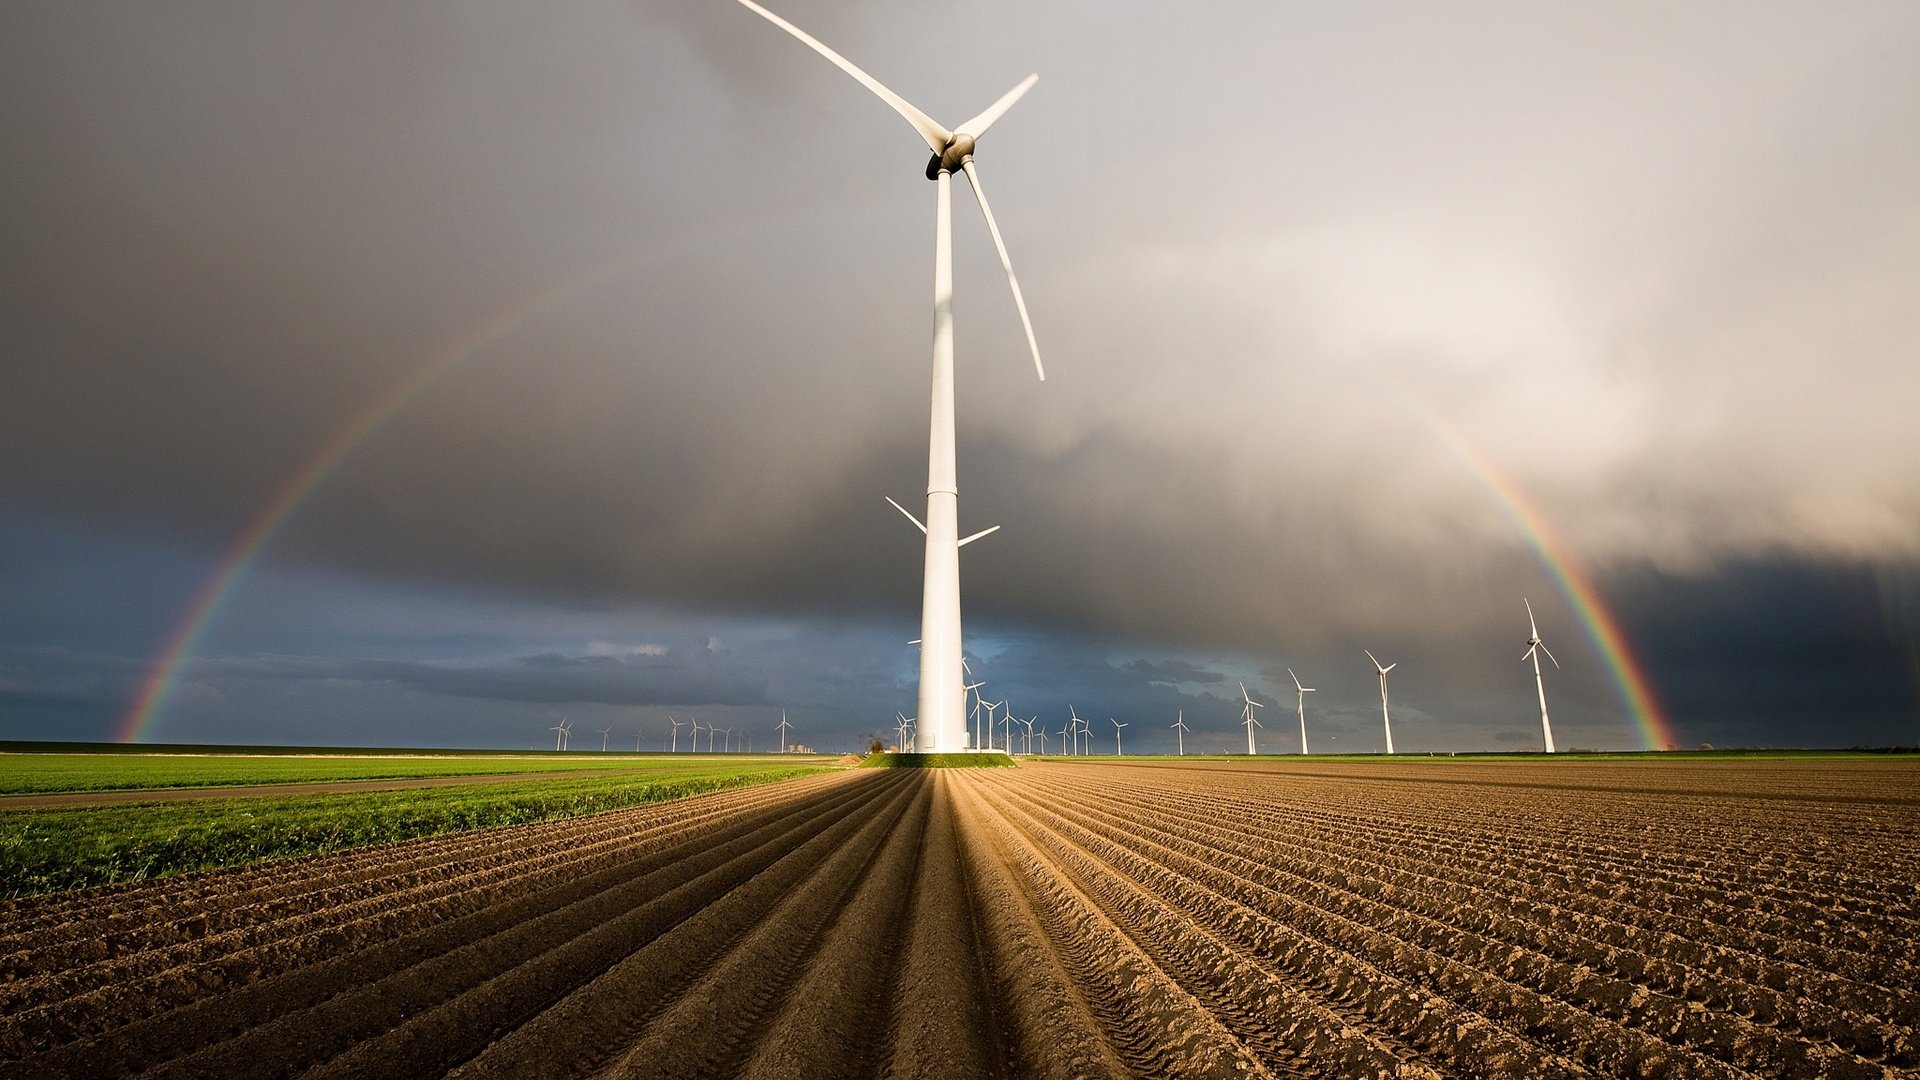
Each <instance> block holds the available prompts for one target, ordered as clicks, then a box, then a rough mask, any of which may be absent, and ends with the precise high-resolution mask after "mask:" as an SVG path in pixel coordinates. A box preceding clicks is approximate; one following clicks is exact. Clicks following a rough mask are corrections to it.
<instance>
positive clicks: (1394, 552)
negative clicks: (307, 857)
mask: <svg viewBox="0 0 1920 1080" xmlns="http://www.w3.org/2000/svg"><path fill="white" fill-rule="evenodd" d="M771 6H773V8H774V10H776V11H777V12H779V13H780V14H782V15H784V16H786V17H788V18H790V19H792V20H793V21H794V22H795V23H797V24H798V25H800V26H802V27H803V28H805V29H807V30H809V31H810V32H811V33H813V34H814V35H815V36H817V37H819V38H821V39H822V40H824V41H826V42H827V43H828V44H830V45H832V46H833V47H835V48H836V49H838V50H839V51H840V52H842V53H843V54H845V55H846V56H848V57H849V58H850V59H852V60H853V61H854V62H855V63H857V64H860V65H862V66H863V67H865V68H866V70H868V71H869V72H870V73H871V74H873V75H874V76H875V77H876V78H878V79H880V80H881V81H882V82H884V83H886V84H887V85H889V86H890V87H891V88H892V89H894V90H895V91H897V92H899V93H900V94H901V95H902V96H904V97H906V98H907V99H908V100H910V101H912V102H914V103H915V104H916V105H918V106H919V107H920V108H922V109H923V110H925V111H926V112H928V113H930V114H931V115H932V116H934V117H935V118H936V119H939V120H942V121H943V122H945V123H948V124H953V123H958V122H959V121H960V120H961V119H963V118H965V117H968V116H971V115H973V114H974V113H976V112H978V111H979V110H980V109H982V108H984V107H985V106H986V105H987V104H989V103H991V102H992V101H993V100H994V99H995V98H997V97H998V96H999V95H1000V94H1001V93H1002V92H1004V91H1005V90H1006V89H1007V88H1009V87H1011V86H1012V85H1014V84H1015V83H1017V82H1018V81H1019V80H1020V79H1022V78H1024V77H1025V76H1026V75H1027V74H1028V73H1029V72H1038V73H1039V75H1040V81H1039V83H1038V84H1037V85H1036V86H1035V87H1034V89H1033V90H1032V91H1031V92H1030V93H1029V94H1028V95H1027V96H1026V97H1025V98H1024V99H1023V100H1022V101H1021V102H1020V103H1019V104H1018V105H1017V106H1016V107H1015V108H1014V109H1013V110H1012V111H1011V112H1009V113H1008V114H1007V115H1006V116H1005V117H1004V118H1003V119H1002V120H1001V121H1000V122H999V124H998V125H997V126H995V127H994V129H993V130H992V131H991V132H990V133H989V134H988V135H987V137H986V138H985V139H983V140H982V144H981V148H980V150H979V151H978V164H979V169H980V173H981V178H982V181H983V183H984V185H985V186H986V187H987V188H988V189H989V193H990V195H991V197H992V200H993V207H994V211H995V216H996V217H997V219H998V220H999V223H1000V226H1001V228H1002V230H1003V232H1004V233H1005V235H1006V239H1007V243H1008V247H1009V249H1010V252H1011V254H1012V258H1013V260H1014V264H1015V267H1016V268H1017V269H1018V271H1019V273H1020V280H1021V285H1022V288H1023V290H1024V293H1025V295H1026V298H1027V302H1028V306H1029V308H1030V310H1031V311H1032V314H1033V319H1034V325H1035V330H1036V333H1037V336H1038V340H1039V343H1040V347H1041V350H1042V352H1043V354H1044V356H1045V359H1046V363H1047V371H1048V379H1047V381H1046V382H1044V383H1039V382H1036V381H1035V379H1034V376H1033V372H1032V367H1031V364H1030V362H1029V361H1028V359H1027V358H1026V356H1025V342H1024V338H1023V336H1022V334H1021V330H1020V325H1019V320H1018V318H1017V315H1016V313H1015V311H1014V307H1013V303H1012V300H1011V296H1010V293H1009V291H1008V288H1007V284H1006V281H1005V278H1004V276H1003V275H1002V273H1001V271H1000V268H999V265H998V261H997V258H996V256H995V254H994V251H993V248H992V245H991V242H990V240H989V238H988V236H987V234H986V230H985V228H984V227H983V226H982V225H981V223H980V221H979V219H978V217H977V215H976V214H975V213H974V211H973V208H972V207H971V206H970V205H968V203H969V202H970V200H967V198H966V196H965V194H964V193H963V192H964V187H963V188H962V192H956V204H955V211H956V217H955V244H956V255H955V258H956V282H957V284H956V290H957V299H956V320H957V355H958V359H957V371H958V394H959V397H958V412H959V469H960V491H961V527H962V530H963V531H964V532H971V531H974V530H976V529H979V528H984V527H985V526H987V525H991V524H998V525H1001V526H1002V527H1003V528H1002V530H1001V531H1000V532H998V533H995V534H993V535H992V536H991V537H989V538H987V539H985V540H982V541H981V542H979V543H977V544H974V545H970V546H969V547H968V548H967V549H966V550H965V552H964V553H963V560H962V594H963V603H964V610H965V628H966V635H967V637H966V641H967V650H968V655H969V658H970V663H971V664H972V665H973V667H974V669H975V671H976V674H977V675H978V676H979V677H982V678H984V679H985V680H986V681H987V683H988V686H987V689H986V691H985V692H986V693H987V695H988V696H989V697H992V698H1005V699H1007V700H1009V701H1010V702H1011V705H1010V708H1011V709H1012V710H1013V711H1014V712H1015V713H1016V714H1017V715H1020V716H1023V717H1034V716H1037V717H1039V723H1037V724H1036V730H1039V729H1040V728H1043V727H1044V728H1051V729H1053V730H1057V729H1058V727H1059V726H1060V725H1061V724H1062V723H1064V721H1065V718H1066V716H1067V715H1068V710H1069V708H1071V709H1073V710H1075V711H1076V712H1077V713H1078V715H1080V716H1082V717H1087V718H1091V719H1092V720H1093V721H1094V722H1095V724H1096V725H1097V726H1096V729H1095V730H1096V732H1098V733H1099V734H1100V736H1101V741H1099V742H1098V743H1097V744H1096V745H1097V746H1098V747H1099V748H1102V749H1105V748H1108V747H1110V745H1111V744H1110V743H1109V742H1107V741H1105V740H1107V739H1108V738H1109V737H1110V736H1111V733H1112V728H1111V726H1110V725H1109V724H1108V723H1106V721H1107V719H1108V718H1113V719H1114V720H1117V721H1119V722H1124V723H1126V724H1128V725H1129V727H1128V728H1127V729H1126V730H1125V733H1124V739H1125V745H1126V747H1127V748H1128V749H1129V750H1136V749H1137V750H1140V751H1142V752H1145V751H1152V750H1171V749H1172V747H1173V744H1174V740H1173V736H1174V733H1173V731H1172V730H1171V729H1170V728H1169V726H1168V725H1171V724H1172V723H1173V722H1174V720H1175V718H1176V717H1178V716H1181V715H1184V717H1185V720H1186V723H1187V724H1188V725H1190V727H1191V728H1192V729H1193V730H1192V732H1191V733H1190V734H1189V736H1188V739H1187V747H1188V749H1189V750H1193V749H1196V748H1199V749H1208V750H1217V749H1225V748H1229V747H1231V748H1236V749H1238V750H1244V749H1245V745H1246V741H1245V735H1244V733H1243V732H1242V730H1241V728H1240V727H1239V726H1238V723H1239V713H1240V704H1239V699H1240V690H1239V685H1238V684H1240V683H1242V682H1244V683H1245V684H1246V686H1247V688H1248V690H1249V691H1250V692H1252V694H1253V696H1254V697H1255V699H1256V700H1258V701H1260V702H1262V703H1264V704H1265V706H1266V707H1265V708H1264V709H1263V710H1261V712H1260V716H1261V719H1262V722H1263V723H1264V724H1265V727H1264V728H1263V729H1261V730H1260V731H1259V733H1258V734H1259V737H1260V740H1261V741H1260V748H1261V749H1262V750H1265V751H1272V752H1286V751H1291V750H1297V749H1298V748H1299V734H1298V723H1297V718H1296V716H1295V715H1294V712H1295V708H1296V705H1297V701H1296V695H1295V693H1294V691H1293V684H1292V680H1291V678H1290V677H1289V674H1288V672H1289V669H1291V670H1292V671H1293V672H1296V673H1298V675H1299V677H1300V679H1301V680H1302V681H1303V682H1304V683H1305V684H1306V685H1309V686H1313V687H1316V691H1315V693H1313V694H1311V695H1308V696H1307V699H1306V700H1307V702H1308V704H1307V724H1308V728H1309V738H1310V740H1311V742H1312V744H1313V749H1315V750H1331V751H1339V750H1353V751H1371V750H1377V749H1379V747H1380V744H1381V741H1382V732H1381V726H1382V719H1381V714H1380V699H1379V689H1378V685H1377V679H1376V676H1375V673H1374V669H1373V666H1372V663H1371V662H1370V661H1369V660H1368V659H1367V657H1366V655H1365V654H1364V652H1363V650H1367V649H1370V650H1372V651H1373V652H1374V653H1375V654H1377V655H1379V656H1380V658H1381V659H1382V661H1383V662H1389V663H1394V664H1397V665H1398V666H1397V667H1396V668H1395V670H1394V671H1393V673H1392V674H1391V676H1390V677H1389V680H1390V688H1391V692H1392V697H1391V707H1392V720H1393V724H1394V742H1395V746H1396V748H1397V749H1399V750H1402V751H1414V752H1429V751H1432V752H1445V751H1449V750H1458V751H1467V750H1503V749H1529V748H1535V747H1537V746H1538V745H1539V737H1540V726H1539V713H1538V704H1537V701H1536V699H1535V687H1534V682H1533V675H1532V669H1531V667H1530V666H1528V665H1527V664H1525V663H1524V662H1523V661H1522V653H1523V652H1524V651H1525V648H1526V640H1527V636H1528V635H1527V622H1526V618H1527V615H1526V609H1525V607H1524V606H1523V604H1522V600H1523V598H1524V599H1525V600H1526V601H1528V602H1530V603H1531V605H1532V607H1533V610H1534V612H1535V614H1536V615H1537V616H1538V620H1539V628H1540V633H1541V636H1542V637H1543V638H1544V639H1545V641H1546V642H1547V645H1548V647H1549V648H1551V649H1552V650H1553V654H1554V657H1555V658H1556V659H1557V660H1558V662H1559V665H1560V666H1559V667H1557V668H1556V667H1554V666H1553V665H1551V664H1549V665H1548V666H1547V669H1546V672H1545V679H1546V688H1547V694H1548V698H1549V704H1550V706H1551V709H1552V716H1553V724H1554V734H1555V741H1556V743H1557V744H1558V745H1559V746H1560V747H1561V748H1563V749H1564V748H1568V747H1585V748H1600V749H1639V748H1646V747H1649V746H1655V745H1677V746H1688V747H1691V746H1694V745H1698V744H1700V743H1712V744H1714V745H1717V746H1728V745H1733V746H1742V745H1791V746H1855V745H1873V746H1881V745H1889V744H1905V745H1912V744H1916V743H1920V424H1917V423H1916V422H1915V420H1914V418H1913V417H1914V413H1913V407H1912V404H1911V403H1912V402H1914V401H1916V400H1920V363H1916V361H1920V305H1915V304H1914V303H1913V302H1912V296H1913V294H1914V292H1915V288H1916V285H1920V195H1916V193H1917V192H1920V144H1916V142H1915V140H1914V139H1913V138H1912V132H1914V131H1916V130H1920V65H1915V64H1914V63H1913V62H1912V58H1913V57H1914V56H1916V55H1920V7H1916V6H1915V5H1912V4H1908V3H1856V4H1848V5H1817V4H1778V3H1742V4H1719V3H1699V4H1689V5H1674V4H1655V3H1646V4H1634V3H1624V4H1609V5H1597V6H1596V5H1574V4H1519V3H1515V4H1487V5H1474V6H1471V7H1467V8H1460V7H1452V6H1435V5H1420V4H1401V3H1360V4H1343V5H1317V4H1316V5H1306V4H1271V3H1221V4H1214V5H1208V7H1207V9H1206V15H1205V17H1204V18H1195V17H1194V14H1193V9H1192V8H1191V7H1188V6H1183V5H1175V4H1140V3H1107V4H1092V3H1084V2H1083V3H1047V2H1042V3H1021V4H1016V3H981V4H964V5H953V4H931V3H922V2H909V3H892V4H884V5H883V4H876V3H827V2H825V0H779V3H777V4H774V5H771ZM0 145H4V146H6V147H7V148H8V149H7V153H6V154H5V155H4V156H0V285H3V287H0V739H61V740H111V739H133V738H137V739H141V740H144V741H154V742H220V743H268V744H286V745H402V746H449V747H455V746H459V747H465V746H494V747H502V748H536V747H540V746H548V745H550V743H551V740H552V738H553V734H552V732H551V731H550V730H549V729H550V728H551V727H552V726H553V725H554V724H556V723H558V722H559V721H560V720H561V719H562V718H566V719H567V720H569V722H571V723H572V725H573V728H574V731H575V741H574V746H575V748H576V749H578V748H580V747H582V746H583V745H586V746H589V747H590V748H595V749H597V748H598V746H599V745H600V743H599V742H598V741H595V740H593V739H592V734H597V733H599V732H600V731H601V729H603V728H605V729H609V730H608V734H607V735H606V737H605V738H606V742H607V744H608V745H609V746H610V747H616V748H617V747H621V746H626V747H628V748H631V747H635V746H637V747H641V748H646V749H661V748H664V747H665V746H666V745H668V739H669V738H670V735H669V732H670V731H671V728H670V726H669V724H668V722H667V717H668V715H669V714H672V715H673V716H675V717H677V718H680V719H686V718H688V717H692V718H695V719H699V720H700V721H701V722H702V724H706V723H709V722H716V723H719V724H720V725H722V726H729V725H731V726H733V727H735V728H736V730H738V731H740V732H741V733H742V734H743V735H744V734H745V733H747V732H752V733H753V737H754V739H755V742H754V746H755V748H756V749H764V748H767V747H769V746H772V745H775V744H777V740H778V736H777V735H776V734H775V733H774V730H773V725H774V724H776V723H777V722H778V719H779V716H780V711H781V710H782V709H785V710H786V711H787V714H788V715H789V716H790V717H791V718H792V721H793V723H794V725H795V733H796V738H797V739H800V740H802V741H804V742H806V743H808V744H809V745H813V746H815V747H817V748H819V749H822V750H840V749H846V748H851V747H854V746H858V745H861V744H863V743H864V742H865V740H866V739H867V738H869V737H871V736H873V735H875V734H884V735H889V736H890V734H891V732H892V730H893V718H894V715H895V713H896V711H902V710H904V711H907V712H909V713H910V712H911V711H912V709H913V704H914V683H915V678H916V670H917V657H916V655H915V652H914V647H913V645H912V644H911V643H910V641H911V639H913V638H914V637H916V636H917V634H918V600H919V595H920V588H919V585H920V582H919V576H920V556H921V546H920V538H919V535H918V533H917V532H915V531H914V530H913V528H912V526H911V525H909V524H908V523H907V522H905V521H903V520H902V519H901V518H900V516H899V515H898V514H896V513H895V512H894V511H893V510H892V509H891V508H890V507H888V506H887V505H886V503H885V502H884V501H883V499H882V497H883V496H887V495H891V496H893V497H894V498H896V499H899V500H901V501H903V502H905V503H907V504H908V505H909V506H911V505H913V504H914V503H916V502H919V501H920V500H921V499H922V498H923V496H922V494H921V493H922V492H923V491H924V479H925V471H924V469H925V450H926V442H925V440H926V435H927V430H926V424H927V412H926V406H927V396H926V395H927V382H926V380H927V378H928V371H929V368H928V364H929V355H930V348H929V338H930V326H931V315H930V312H929V307H930V291H931V289H930V281H929V278H930V276H931V265H930V264H931V261H932V259H931V256H932V236H931V233H932V229H931V223H930V221H929V218H930V217H931V214H930V211H931V209H932V202H933V199H932V195H933V187H932V185H931V184H929V183H928V182H927V181H926V179H925V176H924V173H923V170H924V168H925V163H926V152H925V148H924V145H923V144H922V143H921V142H920V141H919V139H918V137H917V136H916V135H915V133H914V132H913V131H912V129H911V128H909V127H908V126H907V125H906V124H905V123H904V122H902V121H901V120H900V119H899V117H897V116H896V115H894V114H893V113H892V112H891V111H890V110H889V109H888V108H887V107H886V106H885V105H884V104H882V103H881V102H880V101H879V100H878V99H877V98H875V97H873V96H872V95H871V94H869V93H868V92H867V91H866V90H864V89H863V88H861V87H860V86H859V85H858V84H857V83H855V82H854V81H853V80H851V79H848V78H847V77H846V76H845V75H844V74H842V73H841V72H839V71H837V70H835V69H834V68H833V67H832V66H830V65H828V64H827V63H826V62H825V61H823V60H822V59H821V58H820V57H818V56H817V55H815V54H813V53H812V52H810V51H808V50H807V49H805V48H804V47H802V46H801V45H800V44H799V43H798V42H796V41H794V40H793V39H791V38H789V37H787V36H786V35H785V34H783V33H781V32H780V31H779V30H778V29H777V28H775V27H773V26H772V25H770V24H768V23H766V22H765V21H763V20H761V19H760V18H758V17H757V16H755V15H754V14H753V13H751V12H750V11H748V10H747V9H745V8H744V7H741V6H740V5H738V4H735V3H732V2H731V0H698V2H696V0H675V2H672V3H650V2H633V0H627V2H604V3H581V4H572V5H566V6H565V7H564V8H561V9H553V8H543V9H537V10H536V9H532V8H528V7H526V6H525V5H520V4H508V3H499V2H490V0H461V2H459V3H453V2H426V0H423V2H419V3H413V4H407V5H377V4H365V5H361V4H325V5H289V4H282V5H263V4H241V3H229V2H218V0H215V2H208V3H203V4H196V5H127V4H104V3H97V2H90V0H61V2H57V3H56V2H35V0H25V2H20V3H13V4H8V5H6V6H5V8H4V10H0ZM963 200H964V201H963ZM583 733H588V734H583ZM685 738H686V736H685V734H684V733H683V734H682V739H683V740H684V739H685ZM1056 740H1057V736H1056ZM1056 746H1057V743H1056Z"/></svg>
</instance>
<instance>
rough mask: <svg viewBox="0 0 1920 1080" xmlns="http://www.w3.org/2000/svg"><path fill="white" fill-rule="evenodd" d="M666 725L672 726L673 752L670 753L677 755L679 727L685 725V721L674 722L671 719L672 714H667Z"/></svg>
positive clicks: (678, 750) (678, 749)
mask: <svg viewBox="0 0 1920 1080" xmlns="http://www.w3.org/2000/svg"><path fill="white" fill-rule="evenodd" d="M667 723H669V724H672V725H673V751H672V752H673V753H676V754H677V753H679V752H680V725H681V724H684V723H686V721H685V720H675V719H674V718H673V714H672V713H668V714H667Z"/></svg>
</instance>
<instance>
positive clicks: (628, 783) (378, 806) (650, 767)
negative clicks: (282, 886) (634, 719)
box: [0, 755, 828, 899]
mask: <svg viewBox="0 0 1920 1080" xmlns="http://www.w3.org/2000/svg"><path fill="white" fill-rule="evenodd" d="M689 760H690V762H697V763H691V764H683V763H680V762H660V761H657V759H656V762H654V763H641V762H638V761H635V762H630V763H629V765H628V767H626V768H624V769H623V770H622V771H619V772H616V773H612V774H599V773H588V774H584V775H582V776H580V777H578V778H571V777H570V778H566V779H555V780H535V781H500V782H492V783H476V784H459V785H453V786H448V787H436V788H414V789H409V790H404V791H371V792H355V793H351V794H326V795H296V796H254V797H243V798H230V799H229V798H208V799H195V800H191V801H183V802H169V803H131V804H118V805H111V806H99V807H76V808H67V809H57V810H7V811H4V812H0V899H12V898H15V897H20V896H28V895H31V894H34V893H43V892H53V891H57V890H62V889H77V888H84V887H86V886H90V885H105V884H111V883H113V882H120V881H135V880H140V879H143V878H151V877H160V876H163V875H167V874H178V873H184V872H187V871H192V870H204V869H211V868H213V867H218V866H236V865H239V864H242V863H250V862H258V861H261V860H264V859H278V858H286V857H289V856H294V855H312V854H317V853H320V852H328V851H342V850H346V849H349V848H357V847H365V846H368V845H372V844H386V843H392V842H394V841H398V840H410V839H413V838H415V837H421V836H432V835H436V834H439V833H447V832H455V831H459V830H463V829H481V828H491V827H495V826H501V825H517V824H521V823H524V822H531V821H548V820H552V819H556V818H564V817H575V816H578V815H581V814H591V813H597V812H599V811H603V810H615V809H619V808H621V807H627V806H638V805H642V804H645V803H657V802H666V801H669V800H672V799H680V798H685V797H687V796H689V795H698V794H702V793H705V792H709V791H719V790H722V789H726V788H736V787H747V786H751V785H755V784H765V783H772V782H775V781H779V780H785V779H789V778H792V777H796V776H805V775H808V774H810V773H816V772H821V771H824V770H825V769H826V768H828V766H826V765H822V764H818V763H817V761H812V762H807V763H804V764H803V763H798V762H783V761H777V760H776V761H768V760H766V759H764V758H762V759H759V760H757V761H756V760H753V759H740V758H733V759H726V758H713V757H710V758H706V759H703V760H702V759H693V758H692V756H691V755H689ZM541 764H543V765H544V764H546V763H545V762H542V763H541ZM517 771H528V770H526V769H525V768H521V769H519V770H517Z"/></svg>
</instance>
